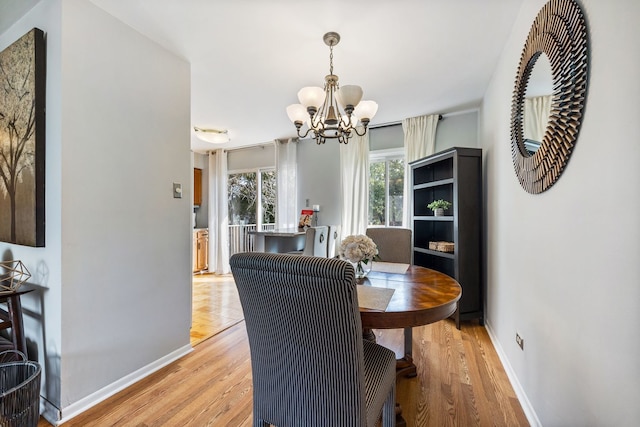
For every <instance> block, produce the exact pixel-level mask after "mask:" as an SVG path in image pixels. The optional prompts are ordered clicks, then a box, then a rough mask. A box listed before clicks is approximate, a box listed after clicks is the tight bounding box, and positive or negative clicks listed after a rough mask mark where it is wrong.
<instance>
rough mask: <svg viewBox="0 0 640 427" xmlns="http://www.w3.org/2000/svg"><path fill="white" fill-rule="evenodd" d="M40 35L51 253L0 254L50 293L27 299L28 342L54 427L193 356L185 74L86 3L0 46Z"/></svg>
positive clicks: (27, 21)
mask: <svg viewBox="0 0 640 427" xmlns="http://www.w3.org/2000/svg"><path fill="white" fill-rule="evenodd" d="M33 26H38V27H39V28H41V29H42V30H43V31H44V32H45V34H46V44H47V118H46V135H47V138H46V139H47V140H46V145H47V148H46V247H45V248H25V247H22V246H17V245H7V244H0V251H2V252H3V254H5V253H7V252H9V253H11V255H12V256H13V257H14V258H17V259H22V260H23V261H24V262H25V263H26V265H27V267H28V268H29V269H30V270H31V271H32V273H34V276H33V278H32V279H31V282H32V283H34V284H35V285H37V286H38V287H40V288H44V289H42V290H40V292H38V293H34V294H33V295H30V296H29V298H25V300H26V301H25V309H26V311H27V320H26V329H27V330H26V334H27V336H28V339H29V342H30V344H31V345H32V346H34V345H35V346H37V350H38V352H37V359H38V361H40V362H41V364H42V365H43V367H44V368H45V372H44V375H43V379H44V383H43V387H42V393H43V394H44V395H45V396H46V397H47V400H48V402H49V403H50V405H52V406H53V407H54V410H53V412H50V413H48V414H47V415H48V417H50V419H51V418H53V419H54V420H55V419H56V418H58V417H59V416H60V413H57V411H56V410H61V415H62V417H63V418H64V417H67V416H70V415H72V413H73V412H74V411H77V410H81V409H83V405H90V404H92V403H95V400H96V399H99V398H101V397H104V395H105V393H108V392H105V390H109V387H112V385H113V384H115V383H118V382H121V381H122V379H123V378H129V379H132V378H134V377H135V376H136V375H140V371H138V370H142V371H144V370H145V369H148V367H149V366H154V364H157V363H158V361H159V360H162V359H163V358H166V357H167V356H168V355H172V354H173V355H174V356H175V355H176V354H178V353H182V354H183V353H184V352H186V351H189V349H190V345H189V328H190V324H191V263H190V260H191V255H190V253H191V237H190V236H191V224H190V223H191V214H190V212H191V203H192V192H191V181H192V179H191V174H192V169H191V165H192V163H191V153H190V141H189V138H190V133H189V129H190V111H189V108H190V107H189V105H190V99H189V93H190V77H189V74H190V70H189V65H188V64H187V63H186V62H184V61H183V60H182V59H179V58H177V57H176V56H174V55H172V54H171V53H169V52H167V51H166V50H164V49H162V48H161V47H159V46H158V45H157V44H155V43H153V42H151V41H149V40H148V39H146V38H145V37H143V36H141V35H140V34H139V33H137V32H135V31H133V30H132V29H130V28H129V27H127V26H125V25H124V24H122V23H121V22H119V21H117V20H115V19H114V18H112V17H111V16H110V15H108V14H106V13H105V12H103V11H102V10H100V9H98V8H96V7H95V6H93V5H92V4H91V3H90V2H88V1H86V0H52V1H46V2H41V3H39V4H38V5H37V6H36V7H35V8H34V9H33V10H31V11H30V12H29V13H28V14H27V15H26V16H25V17H24V18H23V19H22V20H20V21H19V22H17V23H16V24H15V25H14V26H13V27H12V28H10V29H9V30H8V31H7V32H5V33H3V34H2V35H1V36H0V45H1V46H3V47H4V46H6V45H8V44H10V43H11V42H13V41H14V40H15V39H17V38H18V37H19V36H21V35H22V34H24V33H25V32H26V31H28V30H29V29H31V28H32V27H33ZM173 182H178V183H182V185H183V190H184V197H183V198H182V199H174V198H173V197H172V183H173ZM42 323H43V324H44V328H42V327H41V324H42ZM175 357H177V356H175ZM165 362H166V361H165ZM121 385H123V384H122V383H121ZM111 391H114V390H113V389H112V390H111Z"/></svg>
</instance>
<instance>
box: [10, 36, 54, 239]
mask: <svg viewBox="0 0 640 427" xmlns="http://www.w3.org/2000/svg"><path fill="white" fill-rule="evenodd" d="M45 55H46V52H45V44H44V33H43V32H42V31H41V30H39V29H37V28H34V29H32V30H31V31H29V32H28V33H27V34H25V35H24V36H22V37H21V38H20V39H19V40H17V41H16V42H14V43H13V44H12V45H10V46H9V47H7V48H6V49H4V50H3V51H2V52H0V241H4V242H9V243H16V244H19V245H25V246H37V247H42V246H44V227H45V215H44V181H45V180H44V174H45V81H46V75H45V74H46V67H45V60H46V57H45Z"/></svg>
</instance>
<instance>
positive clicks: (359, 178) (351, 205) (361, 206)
mask: <svg viewBox="0 0 640 427" xmlns="http://www.w3.org/2000/svg"><path fill="white" fill-rule="evenodd" d="M340 182H341V183H342V237H344V236H349V235H351V234H364V233H365V231H366V229H367V225H368V224H369V133H368V132H367V133H366V134H365V135H364V136H358V135H354V136H353V137H352V138H351V139H350V140H349V143H348V144H340ZM342 237H340V239H342Z"/></svg>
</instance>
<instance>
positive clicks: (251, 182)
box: [228, 170, 276, 228]
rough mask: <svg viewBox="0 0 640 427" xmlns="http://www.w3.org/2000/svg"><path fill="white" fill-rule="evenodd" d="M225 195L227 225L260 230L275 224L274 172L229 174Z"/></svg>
mask: <svg viewBox="0 0 640 427" xmlns="http://www.w3.org/2000/svg"><path fill="white" fill-rule="evenodd" d="M228 195H229V224H230V225H248V224H256V226H258V227H260V228H262V227H263V226H264V225H267V224H273V223H275V217H276V172H275V170H262V171H249V172H239V173H230V174H229V177H228ZM258 195H260V197H258ZM258 202H260V203H258ZM258 218H260V221H257V219H258Z"/></svg>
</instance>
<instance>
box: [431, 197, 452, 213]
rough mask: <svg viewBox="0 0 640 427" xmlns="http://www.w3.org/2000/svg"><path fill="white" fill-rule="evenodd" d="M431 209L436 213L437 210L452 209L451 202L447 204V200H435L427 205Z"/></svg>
mask: <svg viewBox="0 0 640 427" xmlns="http://www.w3.org/2000/svg"><path fill="white" fill-rule="evenodd" d="M427 207H428V208H429V209H431V210H432V211H435V210H436V209H440V208H442V209H449V208H450V207H451V202H447V201H446V200H442V199H440V200H434V201H433V202H431V203H429V204H428V205H427Z"/></svg>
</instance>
